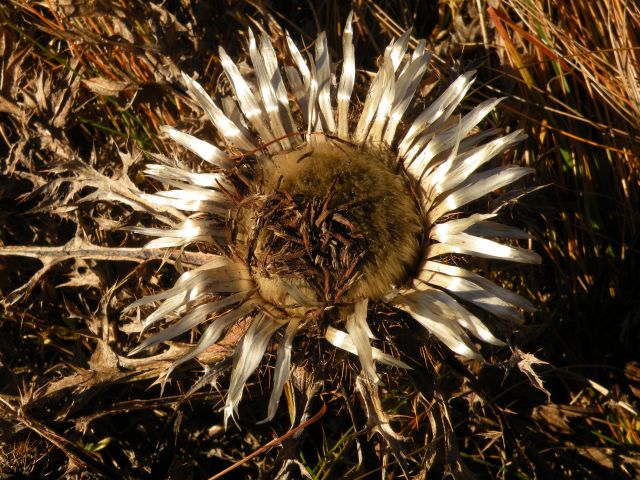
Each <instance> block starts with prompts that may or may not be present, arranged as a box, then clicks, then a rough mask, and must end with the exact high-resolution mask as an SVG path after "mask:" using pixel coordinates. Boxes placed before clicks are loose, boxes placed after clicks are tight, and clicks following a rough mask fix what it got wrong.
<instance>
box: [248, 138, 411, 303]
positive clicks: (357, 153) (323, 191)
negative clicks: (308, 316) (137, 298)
mask: <svg viewBox="0 0 640 480" xmlns="http://www.w3.org/2000/svg"><path fill="white" fill-rule="evenodd" d="M396 170H397V166H396V164H395V162H394V161H393V159H392V157H391V156H387V155H385V154H383V153H380V152H376V153H371V152H368V151H363V150H360V149H357V148H354V147H352V146H349V145H347V144H345V143H339V142H333V141H322V142H319V143H318V144H316V145H307V146H305V147H304V148H302V149H300V150H295V151H293V152H289V153H285V154H280V155H276V156H273V157H271V158H270V159H267V160H262V161H260V162H259V164H258V165H257V167H256V169H255V180H256V183H257V184H258V190H259V193H258V195H256V196H255V199H254V200H253V201H251V202H247V204H246V206H243V208H242V209H241V211H240V214H239V220H240V221H239V227H240V228H239V231H240V232H241V233H240V234H239V235H238V237H237V242H238V241H240V242H244V245H243V247H244V248H242V251H243V252H245V253H246V255H247V259H248V262H249V266H250V269H251V271H252V273H253V276H254V279H255V281H256V283H257V285H258V287H259V289H260V293H261V295H262V297H263V298H264V299H265V300H266V301H267V302H269V303H270V304H272V305H273V306H275V307H277V308H279V309H281V310H284V311H285V312H287V313H288V314H289V315H303V314H305V313H306V312H308V311H309V310H310V309H313V308H316V307H318V306H321V305H335V304H339V303H343V302H354V301H357V300H360V299H362V298H369V299H372V300H376V299H379V298H381V297H382V296H384V295H385V294H386V293H388V292H389V291H390V290H391V289H392V288H393V286H397V285H401V284H403V283H405V281H406V279H407V278H408V276H409V274H410V273H411V272H412V270H413V269H415V267H416V263H417V261H418V253H419V246H420V241H421V232H422V230H423V224H422V222H421V220H420V219H421V216H420V214H419V212H418V207H417V205H416V202H415V200H414V197H413V195H412V193H411V191H410V190H409V188H408V186H407V181H406V179H405V178H404V175H403V174H402V173H398V172H397V171H396Z"/></svg>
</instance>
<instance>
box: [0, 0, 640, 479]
mask: <svg viewBox="0 0 640 480" xmlns="http://www.w3.org/2000/svg"><path fill="white" fill-rule="evenodd" d="M351 8H353V9H354V12H355V19H356V21H355V23H354V26H355V31H356V58H357V62H356V63H357V65H358V66H359V67H360V68H361V70H359V72H358V76H359V78H360V79H361V80H362V81H360V82H357V84H360V85H361V87H360V90H359V91H358V92H357V93H358V94H359V95H360V98H363V97H364V95H365V93H366V91H365V90H364V89H363V87H362V85H366V84H367V82H365V81H364V79H365V78H366V77H367V76H368V75H369V72H370V71H372V70H373V69H374V68H375V62H376V58H377V57H378V55H379V54H380V53H381V52H382V50H383V48H384V46H386V45H387V44H388V42H389V40H390V39H391V38H393V37H397V36H398V34H399V33H400V32H401V31H403V30H404V29H406V28H408V27H413V28H414V30H413V32H414V38H426V39H427V41H428V44H429V46H430V48H431V49H432V50H433V51H434V52H435V54H436V55H435V57H434V60H433V61H432V66H433V68H432V69H431V70H430V72H431V73H430V75H428V76H427V77H426V78H425V81H424V86H423V88H422V89H421V91H420V101H421V102H428V101H429V100H430V99H432V98H433V96H434V95H435V94H436V93H437V92H438V90H439V89H440V88H442V87H443V86H446V85H447V84H448V81H450V80H451V79H452V78H454V77H455V75H456V74H458V73H461V72H463V71H465V70H468V69H470V68H477V69H478V70H479V75H478V78H479V80H478V82H477V84H476V88H475V90H474V91H473V93H472V95H471V97H470V98H469V99H467V101H466V102H465V108H468V107H469V106H471V105H474V104H475V103H477V102H478V101H480V100H482V99H483V98H486V97H488V96H501V95H506V96H508V100H506V101H505V102H504V103H503V104H501V107H500V108H499V112H498V113H497V114H496V115H495V116H494V117H493V118H492V119H491V120H490V122H491V123H492V124H493V125H494V126H498V127H500V128H523V129H524V130H525V131H526V132H527V133H528V135H529V138H528V140H527V141H526V142H525V144H524V145H523V146H522V147H520V148H519V149H518V150H517V152H516V153H517V161H519V162H522V163H523V164H528V165H531V166H534V167H535V168H536V170H537V176H536V178H535V180H534V181H532V182H531V183H533V185H534V186H544V188H540V189H534V190H535V191H534V192H532V193H530V194H529V195H527V196H522V197H521V198H518V197H515V198H514V203H513V206H512V207H511V208H510V209H509V211H508V212H506V214H507V215H508V216H510V217H511V218H510V219H509V220H508V222H510V223H512V224H515V225H519V226H522V227H524V228H525V229H526V230H528V231H529V232H531V233H532V234H533V235H534V237H535V240H534V241H533V244H532V246H533V248H534V249H535V250H536V251H538V252H540V253H541V254H542V256H543V264H542V266H541V267H535V268H525V269H523V268H519V267H518V268H516V267H512V266H507V268H506V270H502V269H501V271H502V272H503V273H501V274H500V275H499V276H498V269H497V268H496V269H495V278H500V279H501V281H502V282H504V283H507V284H509V286H510V287H511V288H514V289H516V290H518V291H519V292H520V293H522V294H523V295H524V296H527V297H529V298H532V299H533V300H534V302H535V303H536V304H537V305H539V312H538V313H537V314H535V315H533V316H532V317H531V318H529V321H528V323H527V325H526V327H524V328H522V329H521V330H520V331H519V332H517V333H516V335H515V337H514V340H515V341H516V342H517V343H518V345H519V346H520V348H521V349H522V350H524V351H528V352H532V353H535V354H536V356H537V357H538V358H539V359H541V360H544V361H545V362H548V363H539V364H537V365H535V369H536V371H537V372H538V373H539V374H540V376H541V377H542V379H543V380H544V387H543V389H546V390H547V391H548V392H549V396H547V394H546V393H545V392H544V390H543V389H536V388H534V387H533V386H532V384H531V382H529V381H528V380H527V378H526V377H525V376H524V375H523V374H522V373H519V372H517V371H516V370H517V369H515V370H514V369H513V368H511V367H512V366H510V365H509V362H508V360H507V359H508V358H509V354H508V353H509V352H506V354H505V352H501V351H488V352H487V355H488V358H489V360H490V361H491V362H493V363H494V365H480V364H472V365H471V366H470V367H471V369H470V371H467V370H466V367H462V366H461V365H460V364H458V363H457V361H456V360H455V359H454V358H453V357H451V356H447V355H446V353H443V352H439V351H438V349H437V348H433V349H431V350H433V351H431V350H429V351H425V350H424V349H423V350H421V351H417V352H416V353H417V354H418V355H421V356H422V358H423V359H424V365H425V368H424V371H423V372H420V373H419V374H418V373H416V374H414V375H413V377H412V378H404V379H402V378H400V379H397V378H395V379H394V378H389V377H385V378H386V379H385V382H386V383H387V390H386V391H385V394H384V397H383V402H384V407H385V409H386V410H387V411H389V412H391V413H393V414H394V415H395V416H394V417H393V418H394V427H395V428H396V429H397V430H399V431H400V432H401V433H402V435H403V436H405V437H406V438H407V444H406V446H405V448H406V452H407V466H406V468H407V469H408V470H407V473H408V475H409V476H410V477H412V476H418V478H422V476H424V474H425V472H426V471H427V470H430V474H429V478H442V476H443V475H444V474H450V475H452V477H453V478H472V477H473V475H475V476H477V477H478V478H518V479H529V478H541V479H547V478H596V479H605V478H616V479H625V478H628V479H634V478H639V477H640V420H639V419H638V416H637V415H636V414H634V413H633V410H632V408H631V407H634V408H635V409H636V411H637V410H638V407H640V363H639V355H638V351H639V349H640V280H639V278H640V277H639V276H640V251H639V249H640V241H639V238H640V201H639V200H640V199H639V198H638V197H639V195H640V189H639V186H640V184H639V182H640V8H639V7H638V4H637V2H634V1H632V0H629V1H626V2H625V1H624V0H602V1H597V2H592V1H590V0H574V1H572V2H563V1H559V0H556V1H544V0H495V1H488V2H487V1H485V0H440V1H439V2H437V1H435V0H433V1H431V0H430V1H424V0H422V1H420V0H409V1H400V0H381V1H368V0H356V1H354V2H353V4H350V3H349V2H337V1H335V0H333V1H332V0H328V1H325V2H293V1H291V2H288V1H284V2H275V1H274V2H269V1H259V0H255V1H232V0H212V1H209V0H167V1H159V0H153V1H147V0H144V1H143V0H58V1H56V0H43V1H29V0H4V1H3V2H2V4H1V5H0V166H1V170H0V247H1V249H0V255H1V256H0V474H5V475H7V476H6V477H2V478H61V477H62V478H127V479H138V478H149V479H158V478H175V479H188V478H193V479H202V478H210V477H213V476H214V475H216V474H217V473H218V472H221V471H222V470H224V469H225V468H228V467H230V466H232V465H233V464H234V463H235V462H238V461H240V460H242V459H245V460H246V461H245V462H244V463H242V464H241V465H239V466H236V467H235V468H234V469H233V470H232V471H231V472H230V473H228V474H227V476H226V477H225V478H245V477H246V478H259V477H262V478H273V477H274V476H276V474H277V473H278V471H279V469H280V467H281V466H282V465H283V464H286V459H287V458H294V459H296V461H297V462H298V464H299V465H301V466H302V469H303V470H304V471H305V472H306V473H307V474H308V475H309V476H310V477H311V478H314V479H327V478H339V477H341V476H342V477H345V478H350V479H356V478H380V477H381V476H382V475H383V474H384V475H387V476H388V477H389V478H392V477H394V476H398V475H399V474H400V473H401V470H400V469H399V468H398V467H397V465H396V461H395V460H394V458H393V457H388V459H387V460H388V464H385V462H384V461H383V460H380V459H381V458H382V459H384V458H386V457H385V456H384V455H383V454H382V452H383V450H384V448H383V447H384V443H383V442H380V439H379V438H377V436H375V435H374V436H373V437H372V438H369V436H368V435H367V434H366V432H365V431H363V427H364V425H363V424H362V419H363V415H362V408H363V406H362V405H359V403H358V401H357V400H356V399H355V398H354V397H353V393H352V391H351V389H350V387H349V385H348V383H345V387H344V388H343V387H342V386H341V383H340V382H335V381H329V380H328V382H327V385H325V386H324V392H323V394H322V395H321V396H320V397H319V398H318V399H317V400H316V401H315V403H312V404H311V411H312V413H313V414H315V413H317V412H319V414H318V415H316V417H314V418H312V419H311V420H312V421H311V420H310V421H308V422H307V424H306V425H305V426H306V427H307V428H306V434H305V435H303V436H302V437H300V439H295V438H294V437H295V436H294V437H291V436H289V437H287V435H290V434H289V433H287V432H288V431H289V429H290V428H291V423H290V421H289V415H288V414H287V412H286V409H285V408H284V407H282V406H281V411H280V414H279V416H278V417H277V418H276V420H275V421H274V422H272V423H271V424H268V425H259V426H256V425H255V420H257V419H260V418H263V417H264V408H266V404H267V399H268V395H269V388H268V382H266V381H265V379H268V371H267V370H266V369H265V373H264V374H263V376H262V377H261V378H262V379H263V380H262V383H260V382H259V381H257V380H256V381H255V382H254V383H252V384H251V386H250V389H249V391H248V393H247V395H246V396H245V399H246V400H245V401H244V402H243V409H244V410H245V411H244V412H241V419H242V420H243V423H242V424H241V426H242V427H243V428H242V430H238V429H236V428H232V429H230V430H229V431H228V432H224V431H223V429H222V427H221V414H220V412H219V411H218V407H219V406H220V400H221V398H222V396H223V395H224V385H225V381H224V380H223V381H222V382H221V384H220V389H219V390H218V389H210V388H205V389H201V390H199V391H198V392H197V393H194V394H193V395H191V396H190V397H188V398H186V399H185V397H184V393H185V392H186V391H188V390H189V388H190V386H191V385H193V382H194V381H195V380H196V379H197V378H198V374H199V373H198V372H199V371H201V369H199V368H197V365H196V364H195V363H194V364H192V365H191V368H190V369H185V370H183V371H182V372H181V373H180V374H179V375H178V381H177V382H174V383H173V384H172V385H170V386H168V387H167V390H165V393H164V396H160V392H159V388H158V387H157V386H152V387H150V385H151V383H152V381H153V378H154V377H155V376H157V374H158V372H159V371H161V370H162V369H163V368H165V367H166V366H167V365H168V363H167V362H168V361H170V359H171V356H172V355H173V356H175V354H176V353H179V348H180V347H179V345H178V346H176V347H175V349H177V350H174V349H173V347H172V349H171V350H169V351H168V352H167V353H166V355H165V356H164V357H162V358H159V359H158V358H156V359H154V360H153V361H143V360H139V361H136V360H131V359H127V358H126V352H127V351H129V350H130V349H131V348H132V346H133V345H134V344H135V343H136V342H137V338H135V336H129V335H127V333H126V329H125V328H124V327H123V322H124V320H126V317H125V316H123V315H121V311H122V309H123V308H124V307H125V306H126V305H127V304H128V303H130V302H131V301H132V300H133V299H135V298H139V297H140V296H142V295H144V294H145V293H149V292H151V291H155V290H156V289H158V288H162V287H166V286H168V285H171V283H172V282H173V281H174V280H175V278H176V269H175V268H174V267H173V266H172V263H173V262H174V260H175V258H176V257H171V258H165V257H164V256H163V253H162V252H154V251H149V252H147V251H145V252H142V251H140V250H139V249H137V248H135V247H138V246H140V245H142V244H143V243H144V239H142V238H139V237H137V236H135V235H132V234H130V233H127V232H125V231H123V230H121V229H120V227H122V226H124V225H131V224H135V223H137V222H143V223H144V222H146V223H148V222H149V220H150V216H149V213H148V211H145V209H144V208H142V207H141V206H140V205H139V204H136V203H135V202H134V201H133V200H132V199H131V195H130V193H129V192H130V189H133V188H140V189H146V190H153V189H154V186H153V185H151V184H150V181H149V180H148V179H145V178H144V176H143V175H142V173H141V170H142V167H143V165H144V163H145V161H147V160H149V159H150V155H152V154H154V153H163V154H168V155H171V154H174V153H178V154H180V155H183V156H184V155H185V153H184V152H177V150H176V147H174V146H173V145H172V144H171V142H169V141H167V139H165V138H162V137H159V127H160V126H161V125H164V124H170V125H178V126H179V128H181V129H185V130H189V131H191V132H196V133H197V134H198V135H200V136H201V137H203V138H209V139H211V140H215V132H214V131H213V129H212V128H210V127H209V126H208V125H207V123H206V122H205V121H204V119H203V117H202V115H201V112H200V111H199V110H198V109H197V108H195V107H194V106H193V105H192V104H191V103H189V102H188V101H187V100H186V96H185V95H184V93H183V92H182V91H181V89H180V88H179V85H178V83H177V82H175V79H176V78H177V77H176V76H177V74H178V73H179V72H180V71H181V70H183V71H185V72H187V73H189V74H191V75H194V76H195V77H196V78H198V79H199V81H201V82H202V83H203V84H204V85H205V86H206V88H207V89H208V90H209V91H210V92H221V91H224V89H225V88H226V84H225V83H224V82H222V81H219V77H220V73H221V68H220V64H219V58H218V56H217V48H218V46H219V45H223V46H224V47H225V49H226V50H227V51H228V52H229V53H230V54H231V55H232V57H235V58H238V57H243V56H244V55H245V52H244V50H243V47H242V45H243V42H244V35H245V33H244V32H246V29H247V28H248V27H251V28H253V29H254V30H265V31H267V32H269V34H270V35H271V37H272V38H273V40H274V42H275V44H276V45H277V46H278V47H279V48H281V51H284V50H283V48H284V47H283V42H282V38H283V37H282V33H283V30H284V29H286V30H288V31H289V32H290V33H291V35H292V36H293V38H294V39H296V40H297V41H298V42H299V43H301V42H304V43H305V44H307V45H309V44H311V43H312V41H313V39H314V38H315V35H316V33H317V32H318V31H320V30H323V29H324V30H326V31H327V34H328V38H329V44H330V46H331V48H332V50H333V53H334V55H333V58H340V52H341V44H340V33H341V30H340V25H342V23H343V22H344V20H345V19H346V17H347V13H348V11H349V10H350V9H351ZM240 40H242V41H240ZM438 80H441V82H440V83H437V81H438ZM189 159H190V157H189ZM190 160H191V159H190ZM193 165H196V164H195V163H193ZM200 254H201V252H198V251H193V252H191V253H188V254H185V255H183V257H182V260H181V262H182V264H183V265H185V266H188V265H189V264H192V265H193V264H197V263H198V262H199V257H198V256H199V255H200ZM178 267H179V266H178ZM486 268H489V265H487V266H486ZM491 275H492V276H494V273H492V274H491ZM231 340H233V339H231ZM225 348H229V346H228V345H227V347H225V346H224V345H223V346H221V347H220V351H216V352H211V353H208V354H207V356H205V358H203V359H202V360H203V362H205V363H207V362H212V361H215V360H216V359H218V358H219V356H220V354H221V353H222V354H224V352H225V351H226V350H225ZM434 351H435V352H436V353H433V352H434ZM469 372H470V373H469ZM324 412H326V413H324ZM434 412H435V413H434ZM438 412H439V413H438ZM316 420H317V421H316ZM436 420H439V421H436ZM283 446H284V447H283ZM256 451H257V453H258V454H257V455H255V456H253V457H251V458H247V457H248V456H249V455H251V454H252V453H253V452H256ZM293 471H295V469H294V470H293ZM383 472H384V473H383ZM9 474H14V475H16V476H15V477H11V476H9ZM294 476H295V475H294Z"/></svg>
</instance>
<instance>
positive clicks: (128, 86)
mask: <svg viewBox="0 0 640 480" xmlns="http://www.w3.org/2000/svg"><path fill="white" fill-rule="evenodd" d="M82 83H83V84H84V86H85V87H87V88H88V89H89V90H91V91H92V92H93V93H95V94H98V95H104V96H116V95H118V94H119V93H121V92H124V91H125V90H126V91H130V90H138V86H137V85H136V84H135V83H133V82H124V81H117V80H108V79H106V78H101V77H93V78H87V79H84V80H82Z"/></svg>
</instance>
